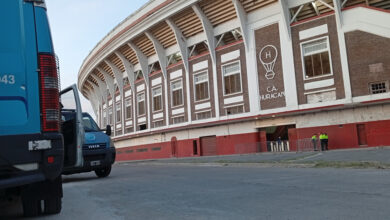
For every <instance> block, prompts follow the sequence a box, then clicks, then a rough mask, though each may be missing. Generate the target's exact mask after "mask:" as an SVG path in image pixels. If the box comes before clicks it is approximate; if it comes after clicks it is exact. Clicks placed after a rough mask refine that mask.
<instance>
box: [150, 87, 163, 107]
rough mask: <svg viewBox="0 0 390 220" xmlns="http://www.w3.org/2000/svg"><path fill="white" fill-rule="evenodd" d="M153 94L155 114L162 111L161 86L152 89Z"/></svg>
mask: <svg viewBox="0 0 390 220" xmlns="http://www.w3.org/2000/svg"><path fill="white" fill-rule="evenodd" d="M152 94H153V103H152V104H153V112H156V111H160V110H162V90H161V86H160V87H157V88H154V89H152Z"/></svg>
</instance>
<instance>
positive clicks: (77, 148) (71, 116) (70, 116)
mask: <svg viewBox="0 0 390 220" xmlns="http://www.w3.org/2000/svg"><path fill="white" fill-rule="evenodd" d="M60 102H61V129H62V133H63V135H64V150H65V156H64V168H68V167H82V166H83V164H84V160H83V151H82V146H83V143H84V128H83V124H82V119H83V117H82V110H81V103H80V98H79V94H78V92H77V87H76V85H75V84H74V85H72V86H69V87H68V88H66V89H64V90H62V91H61V93H60Z"/></svg>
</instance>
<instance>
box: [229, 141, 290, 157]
mask: <svg viewBox="0 0 390 220" xmlns="http://www.w3.org/2000/svg"><path fill="white" fill-rule="evenodd" d="M234 150H235V153H236V154H248V153H258V152H287V151H290V143H289V141H287V140H286V141H264V142H256V143H243V144H236V145H235V146H234Z"/></svg>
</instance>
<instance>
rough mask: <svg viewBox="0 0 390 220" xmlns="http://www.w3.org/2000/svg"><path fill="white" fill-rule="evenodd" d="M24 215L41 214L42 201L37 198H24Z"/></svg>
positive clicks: (33, 215) (34, 215)
mask: <svg viewBox="0 0 390 220" xmlns="http://www.w3.org/2000/svg"><path fill="white" fill-rule="evenodd" d="M22 204H23V215H24V216H25V217H36V216H38V215H39V214H41V212H42V210H41V201H39V200H36V199H22Z"/></svg>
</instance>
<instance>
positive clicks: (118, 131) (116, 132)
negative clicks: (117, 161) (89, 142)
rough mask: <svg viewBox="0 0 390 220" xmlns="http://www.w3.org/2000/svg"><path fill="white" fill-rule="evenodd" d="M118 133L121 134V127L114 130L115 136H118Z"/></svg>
mask: <svg viewBox="0 0 390 220" xmlns="http://www.w3.org/2000/svg"><path fill="white" fill-rule="evenodd" d="M118 135H122V129H121V128H118V129H117V130H116V131H115V136H118Z"/></svg>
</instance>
